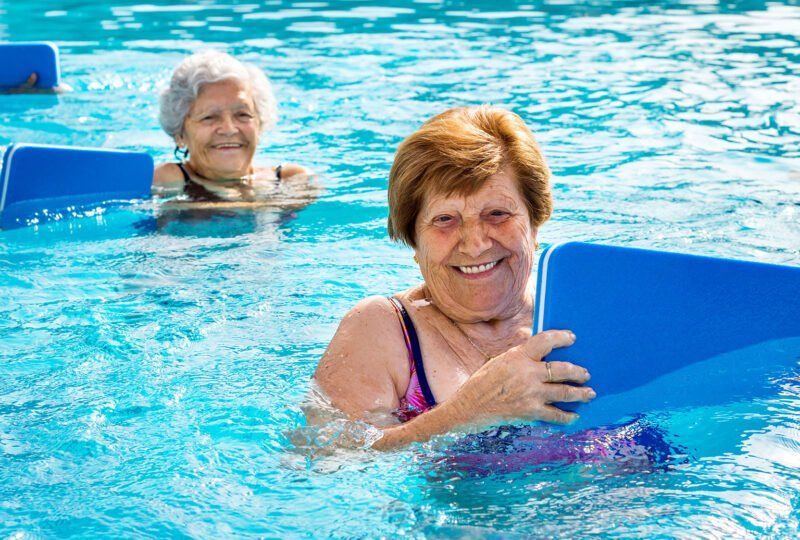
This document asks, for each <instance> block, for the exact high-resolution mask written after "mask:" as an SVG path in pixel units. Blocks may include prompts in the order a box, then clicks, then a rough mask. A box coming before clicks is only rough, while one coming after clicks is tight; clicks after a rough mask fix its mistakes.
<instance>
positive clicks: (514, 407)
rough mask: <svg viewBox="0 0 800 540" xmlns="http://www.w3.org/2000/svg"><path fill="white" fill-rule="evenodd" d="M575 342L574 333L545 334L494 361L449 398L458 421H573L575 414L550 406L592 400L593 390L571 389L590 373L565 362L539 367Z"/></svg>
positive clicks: (532, 338) (488, 363)
mask: <svg viewBox="0 0 800 540" xmlns="http://www.w3.org/2000/svg"><path fill="white" fill-rule="evenodd" d="M574 342H575V334H573V333H572V332H570V331H569V330H548V331H546V332H541V333H539V334H536V335H535V336H532V337H530V338H529V339H528V340H527V341H526V342H525V343H523V344H522V345H519V346H517V347H514V348H512V349H509V350H508V351H506V352H505V353H503V354H501V355H499V356H496V357H495V358H492V359H491V360H489V361H488V362H487V363H486V364H484V366H483V367H481V368H480V369H479V370H478V371H476V372H475V373H474V374H473V375H472V376H471V377H470V378H469V380H467V382H465V383H464V385H463V386H462V387H461V388H460V389H459V390H458V392H456V394H455V395H453V397H452V398H451V399H452V401H453V405H454V406H456V408H457V410H458V416H460V417H461V418H462V419H463V420H464V421H465V422H469V423H472V422H474V421H477V422H478V423H483V422H487V421H488V422H494V421H497V420H512V419H524V420H542V421H545V422H551V423H556V424H568V423H570V422H573V421H574V420H576V419H577V418H578V415H576V414H575V413H572V412H567V411H564V410H562V409H559V408H558V407H555V406H554V405H553V403H559V402H577V401H579V402H584V403H585V402H588V401H590V400H592V399H594V397H595V395H596V394H595V392H594V390H592V389H591V388H589V387H585V386H574V384H581V385H582V384H584V383H586V382H587V381H588V380H589V372H588V371H587V370H586V369H584V368H582V367H581V366H577V365H575V364H571V363H569V362H542V358H544V357H545V356H547V355H548V354H550V352H551V351H552V350H553V349H557V348H560V347H568V346H570V345H572V344H573V343H574ZM548 364H549V366H548ZM568 383H572V384H568ZM453 398H455V399H453Z"/></svg>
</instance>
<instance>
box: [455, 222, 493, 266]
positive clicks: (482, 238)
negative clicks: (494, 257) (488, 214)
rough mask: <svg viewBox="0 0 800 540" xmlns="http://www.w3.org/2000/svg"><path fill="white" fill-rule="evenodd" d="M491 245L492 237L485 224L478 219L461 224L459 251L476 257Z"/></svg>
mask: <svg viewBox="0 0 800 540" xmlns="http://www.w3.org/2000/svg"><path fill="white" fill-rule="evenodd" d="M490 247H492V239H491V238H489V234H488V232H487V230H486V226H485V224H484V223H483V222H481V221H480V220H478V221H474V222H471V223H470V222H464V224H463V225H462V226H461V246H460V249H461V252H462V253H464V254H465V255H468V256H470V257H475V258H477V257H478V256H480V255H482V254H483V253H484V252H486V251H487V250H488V249H489V248H490Z"/></svg>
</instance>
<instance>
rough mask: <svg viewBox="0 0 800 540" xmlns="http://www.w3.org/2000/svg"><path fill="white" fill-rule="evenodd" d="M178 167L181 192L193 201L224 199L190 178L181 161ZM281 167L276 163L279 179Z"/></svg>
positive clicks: (217, 200)
mask: <svg viewBox="0 0 800 540" xmlns="http://www.w3.org/2000/svg"><path fill="white" fill-rule="evenodd" d="M176 165H177V166H178V168H179V169H180V170H181V173H182V174H183V192H184V193H185V194H186V195H187V196H188V197H189V198H190V199H191V200H193V201H199V202H220V201H224V200H225V199H223V198H222V197H220V196H219V195H217V194H216V193H214V192H213V191H210V190H209V189H207V188H206V187H205V186H203V185H202V184H199V183H197V182H195V181H194V180H192V177H191V176H190V175H189V172H188V171H187V170H186V168H185V167H184V166H183V163H180V162H179V163H176ZM281 167H282V165H278V166H277V167H275V176H276V177H277V178H278V180H280V179H281Z"/></svg>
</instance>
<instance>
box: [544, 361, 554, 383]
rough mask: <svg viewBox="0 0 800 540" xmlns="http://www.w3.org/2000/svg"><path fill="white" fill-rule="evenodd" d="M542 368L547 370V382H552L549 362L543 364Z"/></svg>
mask: <svg viewBox="0 0 800 540" xmlns="http://www.w3.org/2000/svg"><path fill="white" fill-rule="evenodd" d="M544 366H545V367H546V368H547V382H553V372H552V371H551V369H550V362H545V363H544Z"/></svg>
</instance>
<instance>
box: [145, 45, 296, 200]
mask: <svg viewBox="0 0 800 540" xmlns="http://www.w3.org/2000/svg"><path fill="white" fill-rule="evenodd" d="M276 118H277V113H276V106H275V96H274V95H273V93H272V88H271V85H270V83H269V80H268V79H267V77H266V76H265V75H264V73H263V72H262V71H261V70H259V69H258V68H256V67H255V66H253V65H249V64H244V63H242V62H240V61H238V60H236V59H235V58H233V57H232V56H230V55H228V54H225V53H221V52H216V51H207V52H202V53H198V54H194V55H192V56H190V57H188V58H186V59H184V60H183V61H182V62H181V63H180V64H179V65H178V67H177V68H176V69H175V71H174V73H173V74H172V79H171V80H170V83H169V86H168V87H167V88H165V89H164V91H163V92H162V93H161V110H160V115H159V121H160V122H161V127H162V128H163V129H164V131H166V132H167V134H168V135H169V136H170V137H172V138H173V139H174V140H175V145H176V147H175V157H176V158H177V159H178V161H177V162H174V163H164V164H161V165H159V166H158V167H156V170H155V174H154V176H153V187H154V189H155V190H156V191H158V192H161V193H165V194H170V193H173V192H178V193H180V192H182V193H183V195H184V196H185V200H188V201H191V202H201V203H258V202H264V201H269V200H270V199H273V198H274V197H275V196H280V195H281V194H282V195H285V194H286V193H285V189H284V188H285V187H286V180H288V179H290V178H292V179H293V181H295V182H294V183H295V184H299V185H303V184H305V185H306V186H307V185H308V178H309V176H310V174H309V171H308V170H307V169H306V168H305V167H302V166H300V165H296V164H291V163H283V164H280V165H277V166H276V167H258V166H256V165H254V164H253V156H254V155H255V152H256V148H257V146H258V144H259V138H260V136H261V134H262V133H263V132H264V131H265V130H267V129H270V128H271V127H273V126H274V125H275V121H276ZM298 178H299V179H300V182H299V183H298V182H296V180H297V179H298ZM273 202H274V201H273Z"/></svg>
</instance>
